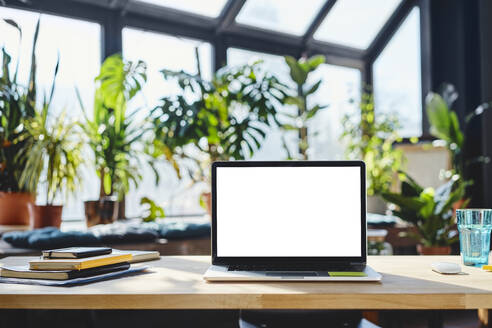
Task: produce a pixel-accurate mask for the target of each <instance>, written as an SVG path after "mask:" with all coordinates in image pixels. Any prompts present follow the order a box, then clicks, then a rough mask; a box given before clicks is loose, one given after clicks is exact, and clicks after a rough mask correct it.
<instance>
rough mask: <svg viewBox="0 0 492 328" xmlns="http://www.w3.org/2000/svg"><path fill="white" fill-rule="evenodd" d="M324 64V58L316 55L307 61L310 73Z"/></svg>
mask: <svg viewBox="0 0 492 328" xmlns="http://www.w3.org/2000/svg"><path fill="white" fill-rule="evenodd" d="M324 62H325V56H323V55H316V56H313V57H311V58H309V59H308V60H307V63H308V65H309V68H310V71H314V70H315V69H316V68H317V67H318V66H319V65H321V64H323V63H324Z"/></svg>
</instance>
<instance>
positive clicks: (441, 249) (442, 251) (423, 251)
mask: <svg viewBox="0 0 492 328" xmlns="http://www.w3.org/2000/svg"><path fill="white" fill-rule="evenodd" d="M417 252H418V253H419V254H420V255H449V254H451V246H424V245H421V244H418V245H417Z"/></svg>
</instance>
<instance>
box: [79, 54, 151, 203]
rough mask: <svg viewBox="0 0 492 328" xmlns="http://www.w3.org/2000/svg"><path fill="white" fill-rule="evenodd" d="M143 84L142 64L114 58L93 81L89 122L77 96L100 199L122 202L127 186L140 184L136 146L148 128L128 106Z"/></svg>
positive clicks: (137, 149) (143, 67) (104, 65)
mask: <svg viewBox="0 0 492 328" xmlns="http://www.w3.org/2000/svg"><path fill="white" fill-rule="evenodd" d="M146 80H147V75H146V65H145V63H144V62H142V61H138V62H136V63H133V62H131V61H125V60H123V58H122V57H121V55H119V54H116V55H112V56H110V57H108V58H106V60H105V61H104V63H103V64H102V66H101V72H100V74H99V75H98V76H97V77H96V79H95V81H96V85H97V88H96V93H95V97H94V111H93V115H92V118H89V116H88V115H87V113H86V111H85V109H84V106H83V104H82V101H81V99H80V96H79V101H80V103H81V106H82V108H83V109H84V115H85V120H86V122H85V124H84V125H82V127H83V129H84V131H85V133H86V134H87V136H88V138H89V145H90V147H91V148H92V150H93V152H94V155H95V161H96V170H97V172H98V174H99V177H100V180H101V186H100V187H101V188H100V195H101V196H104V195H113V194H117V195H118V197H119V198H120V199H122V197H123V196H124V195H125V194H126V193H127V192H128V191H129V189H130V183H134V184H135V185H137V184H138V182H139V181H140V180H141V175H140V173H139V165H138V162H139V155H140V154H142V152H141V150H140V149H139V147H138V145H137V144H138V143H139V142H143V136H144V134H145V132H146V131H147V128H146V127H145V126H144V122H135V115H136V113H137V110H136V111H134V112H133V113H131V114H128V113H127V104H128V102H129V101H130V100H132V99H133V97H134V96H135V95H136V94H137V93H138V92H139V91H140V90H141V88H142V86H143V84H144V83H145V82H146ZM140 148H143V147H140Z"/></svg>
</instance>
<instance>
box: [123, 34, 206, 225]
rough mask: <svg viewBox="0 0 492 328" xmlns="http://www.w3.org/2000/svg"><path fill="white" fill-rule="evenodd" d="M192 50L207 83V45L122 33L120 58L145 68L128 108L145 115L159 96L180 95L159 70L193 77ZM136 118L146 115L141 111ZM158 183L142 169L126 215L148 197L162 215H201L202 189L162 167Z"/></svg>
mask: <svg viewBox="0 0 492 328" xmlns="http://www.w3.org/2000/svg"><path fill="white" fill-rule="evenodd" d="M195 47H198V53H199V58H200V66H201V73H202V77H203V78H205V79H210V78H211V76H212V47H211V45H210V44H209V43H206V42H202V41H196V40H191V39H184V38H177V37H173V36H169V35H165V34H158V33H152V32H145V31H141V30H136V29H132V28H124V29H123V56H124V57H125V58H126V59H128V60H133V61H135V60H143V61H145V63H146V64H147V83H146V85H145V87H144V88H143V90H142V92H141V93H140V94H138V95H137V96H136V97H135V99H134V100H132V103H131V104H129V106H131V108H129V109H128V110H129V111H130V112H131V111H132V108H133V109H135V108H139V107H142V108H143V109H144V110H146V111H148V110H150V109H152V108H153V107H155V106H156V105H157V103H158V101H159V99H160V98H162V97H163V96H169V95H174V94H177V93H179V92H180V88H179V86H178V85H177V84H176V83H173V82H170V81H165V80H164V78H163V77H162V74H161V73H160V71H161V70H162V69H164V68H165V69H171V70H176V71H180V70H183V71H185V72H187V73H190V74H196V73H197V72H198V71H197V61H196V56H195ZM139 115H140V118H144V117H145V116H147V115H148V112H144V111H141V112H140V113H139ZM158 170H159V172H160V177H161V183H160V185H159V186H155V180H154V173H153V172H152V170H151V169H150V168H149V167H142V176H143V180H142V182H141V183H140V185H139V188H138V189H137V190H131V191H130V193H129V194H128V195H127V209H126V211H127V215H128V216H129V217H131V216H138V215H140V214H141V209H140V205H139V204H140V199H141V198H142V197H144V196H146V197H150V198H152V199H154V198H155V200H156V201H157V202H158V203H159V204H161V205H162V201H163V200H165V201H166V203H165V204H164V205H165V206H166V214H190V213H201V212H203V209H202V208H201V207H200V205H199V200H198V197H199V195H200V192H201V191H202V190H203V187H204V186H203V185H196V186H193V187H191V181H189V180H186V179H183V180H182V181H180V180H179V179H178V178H177V176H176V174H175V172H174V170H173V168H172V167H171V166H170V165H168V164H165V163H161V164H160V165H159V166H158ZM156 195H158V198H156V197H157V196H156Z"/></svg>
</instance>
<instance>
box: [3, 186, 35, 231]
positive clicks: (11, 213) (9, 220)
mask: <svg viewBox="0 0 492 328" xmlns="http://www.w3.org/2000/svg"><path fill="white" fill-rule="evenodd" d="M34 201H35V199H34V195H33V194H29V193H22V192H3V191H2V192H0V225H24V226H28V225H30V223H31V221H32V220H33V219H34Z"/></svg>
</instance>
